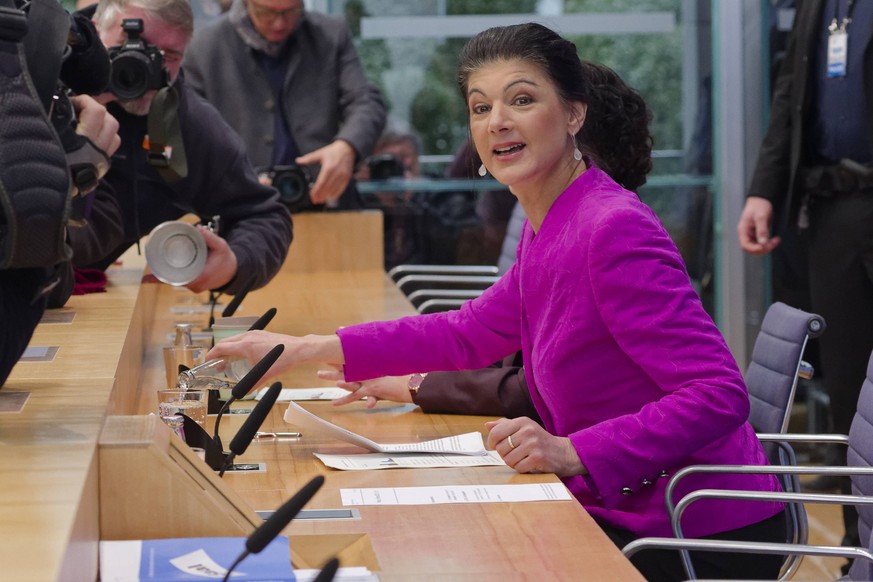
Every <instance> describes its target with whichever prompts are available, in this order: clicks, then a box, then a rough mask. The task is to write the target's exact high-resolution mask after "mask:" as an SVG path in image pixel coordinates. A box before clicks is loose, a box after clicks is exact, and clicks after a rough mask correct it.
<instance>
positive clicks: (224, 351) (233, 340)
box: [206, 331, 345, 379]
mask: <svg viewBox="0 0 873 582" xmlns="http://www.w3.org/2000/svg"><path fill="white" fill-rule="evenodd" d="M278 344H283V345H284V346H285V350H284V351H283V352H282V355H281V356H279V359H278V360H277V361H276V363H275V364H273V366H272V367H270V369H269V370H268V371H267V373H266V374H265V375H264V378H265V379H268V378H272V377H275V376H278V375H279V374H281V373H282V372H285V371H286V370H290V369H291V368H293V367H294V366H297V365H299V364H302V363H304V362H312V361H317V362H327V363H330V364H336V365H340V366H341V365H342V364H343V363H344V362H345V357H344V356H343V350H342V344H341V343H340V339H339V336H336V335H306V336H302V337H296V336H290V335H283V334H280V333H274V332H269V331H247V332H246V333H242V334H239V335H235V336H232V337H229V338H227V339H225V340H222V341H220V342H218V343H217V344H215V347H214V348H212V349H211V350H209V353H208V354H206V358H207V359H209V360H212V359H216V358H246V359H247V360H248V361H249V362H250V363H251V364H252V365H254V364H256V363H257V362H259V361H260V360H261V358H263V357H264V356H265V355H267V352H269V351H270V350H272V349H273V348H274V347H276V346H277V345H278Z"/></svg>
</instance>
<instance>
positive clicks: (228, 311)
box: [221, 279, 255, 317]
mask: <svg viewBox="0 0 873 582" xmlns="http://www.w3.org/2000/svg"><path fill="white" fill-rule="evenodd" d="M254 286H255V280H254V279H250V280H249V281H248V282H247V283H246V284H245V285H243V286H242V288H241V289H240V290H239V293H237V294H236V295H234V296H233V299H231V300H230V302H229V303H228V304H227V305H226V306H225V308H224V311H222V312H221V317H230V316H231V315H233V314H234V313H236V310H237V309H239V306H240V303H242V302H243V299H245V298H246V295H248V294H249V291H251V290H252V287H254Z"/></svg>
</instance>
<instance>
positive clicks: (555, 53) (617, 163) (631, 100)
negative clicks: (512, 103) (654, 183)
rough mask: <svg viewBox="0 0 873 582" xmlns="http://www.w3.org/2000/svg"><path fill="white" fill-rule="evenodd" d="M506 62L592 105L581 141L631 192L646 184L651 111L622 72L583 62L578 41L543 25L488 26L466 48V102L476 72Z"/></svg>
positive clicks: (462, 69)
mask: <svg viewBox="0 0 873 582" xmlns="http://www.w3.org/2000/svg"><path fill="white" fill-rule="evenodd" d="M501 60H521V61H525V62H529V63H532V64H534V65H536V66H537V67H539V68H540V69H541V70H542V71H543V72H544V73H545V74H546V75H547V76H548V77H549V78H550V79H551V80H552V82H553V83H554V84H555V87H556V89H557V91H558V95H559V96H560V97H561V99H562V100H564V101H565V102H567V103H569V102H573V101H580V102H583V103H587V104H588V113H587V115H586V118H585V124H584V125H583V126H582V129H581V130H580V131H579V133H577V134H576V143H577V145H578V147H579V149H580V151H582V153H583V154H584V155H587V156H589V157H590V158H591V159H592V160H593V161H594V162H595V163H596V164H597V165H598V166H599V167H600V168H601V169H603V171H604V172H606V173H607V174H609V175H610V176H611V177H612V179H613V180H615V181H616V182H618V183H619V184H621V185H622V186H623V187H625V188H627V189H628V190H636V189H637V188H639V187H640V186H642V185H643V184H645V183H646V174H648V173H649V172H650V171H651V170H652V145H653V140H652V136H651V134H650V133H649V123H650V122H651V120H652V114H651V111H649V108H648V107H647V106H646V102H645V100H643V98H642V96H641V95H640V94H639V93H637V92H636V91H635V90H634V89H632V88H631V87H629V86H628V85H627V84H626V83H625V82H624V81H623V80H622V79H621V77H619V76H618V74H617V73H616V72H615V71H613V70H612V69H610V68H609V67H605V66H603V65H598V64H595V63H591V62H587V61H582V60H580V59H579V54H578V52H577V50H576V45H575V44H573V43H572V42H570V41H568V40H567V39H565V38H562V37H561V36H560V35H559V34H557V33H556V32H554V31H553V30H551V29H550V28H547V27H545V26H543V25H541V24H537V23H533V22H528V23H525V24H516V25H512V26H499V27H494V28H489V29H487V30H484V31H482V32H480V33H479V34H477V35H476V36H474V37H473V38H472V39H470V41H469V42H468V43H467V44H466V45H465V46H464V48H463V50H462V51H461V54H460V56H459V58H458V88H459V89H460V91H461V96H462V97H463V98H464V100H465V102H466V99H467V89H468V87H469V81H470V75H471V74H472V73H474V72H475V71H477V70H479V69H480V68H481V67H482V66H484V65H486V64H488V63H493V62H495V61H501Z"/></svg>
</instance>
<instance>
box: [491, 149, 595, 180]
mask: <svg viewBox="0 0 873 582" xmlns="http://www.w3.org/2000/svg"><path fill="white" fill-rule="evenodd" d="M579 155H581V154H579ZM486 174H488V168H486V167H485V164H482V165H481V166H479V175H480V176H482V177H483V178H484V177H485V175H486Z"/></svg>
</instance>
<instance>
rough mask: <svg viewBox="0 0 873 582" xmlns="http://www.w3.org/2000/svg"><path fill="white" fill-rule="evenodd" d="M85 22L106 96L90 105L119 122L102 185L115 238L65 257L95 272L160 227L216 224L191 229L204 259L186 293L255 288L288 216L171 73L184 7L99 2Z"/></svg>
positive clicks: (152, 0) (136, 0)
mask: <svg viewBox="0 0 873 582" xmlns="http://www.w3.org/2000/svg"><path fill="white" fill-rule="evenodd" d="M94 21H95V24H96V26H97V30H98V32H99V34H100V38H101V39H102V41H103V43H104V44H105V45H106V46H107V47H109V51H110V56H111V57H112V59H113V60H112V71H113V76H112V82H111V83H110V87H109V92H108V93H105V94H103V95H101V96H100V97H99V100H100V101H101V102H103V103H106V104H107V107H108V109H109V111H110V112H111V113H112V114H113V115H115V116H116V117H117V119H118V121H119V124H120V132H119V133H120V135H121V142H122V144H121V148H120V149H119V151H118V153H117V155H116V156H115V158H113V165H112V168H111V169H110V171H109V173H108V174H107V175H106V181H107V183H108V184H109V185H110V186H111V188H112V194H113V197H114V200H115V202H116V203H117V204H118V206H119V207H120V209H121V216H122V220H123V229H124V237H123V240H122V241H121V243H120V244H118V245H112V246H111V247H110V245H103V246H100V245H101V239H100V237H99V236H97V237H91V238H90V239H89V244H83V245H82V246H80V247H79V248H74V252H75V253H76V254H77V255H79V254H82V255H85V254H87V255H89V256H90V257H96V256H99V257H100V259H99V260H97V261H95V263H94V264H93V265H91V266H95V267H98V268H105V267H107V266H108V265H110V264H111V263H112V262H113V261H114V260H115V259H116V258H118V257H119V256H120V255H121V254H122V253H123V252H124V251H125V250H126V249H127V248H129V247H130V246H131V245H132V244H134V243H136V242H137V241H138V240H139V239H140V238H141V237H142V236H143V235H145V234H148V233H149V232H150V231H151V230H152V229H153V228H154V227H155V226H157V225H158V224H160V223H162V222H165V221H169V220H176V219H178V218H180V217H182V216H183V215H185V214H188V213H194V214H197V215H199V216H201V217H211V216H220V217H221V225H222V227H221V235H222V236H218V235H216V234H214V233H212V232H210V231H208V230H207V229H201V230H202V233H203V237H204V239H205V242H206V246H207V249H208V257H207V260H206V265H205V267H204V269H203V272H202V273H201V274H200V275H199V276H198V277H197V278H196V279H194V280H193V281H192V282H191V283H189V284H188V285H187V287H188V288H189V289H191V290H192V291H195V292H200V291H205V290H207V289H210V290H220V291H223V292H227V293H236V292H238V291H240V290H241V289H242V288H244V287H249V286H250V285H253V287H254V288H257V287H261V286H263V285H265V284H266V283H267V282H268V281H269V280H270V279H271V278H272V277H273V275H275V273H276V272H277V271H278V270H279V268H280V267H281V265H282V262H283V261H284V259H285V256H286V254H287V252H288V246H289V245H290V243H291V217H290V215H289V213H288V211H287V209H286V208H284V207H283V206H282V204H281V203H280V202H279V200H278V196H277V193H276V191H275V190H274V189H273V188H270V187H268V186H264V185H262V184H260V183H259V182H258V178H257V176H256V175H255V172H254V170H253V168H252V166H251V164H250V163H249V161H248V159H247V157H246V154H245V149H244V146H243V144H242V141H241V140H240V138H239V136H237V135H236V134H235V133H234V132H233V130H232V129H231V128H230V127H229V126H228V125H227V124H226V123H225V122H224V121H223V119H222V118H221V116H220V115H219V113H218V112H217V111H216V110H215V109H214V108H213V107H212V106H210V105H209V104H208V103H206V101H205V100H203V99H202V98H201V97H199V96H198V95H196V94H195V93H194V92H193V91H192V90H191V89H189V88H188V87H187V86H186V85H185V83H184V79H183V77H182V75H180V74H179V70H180V67H181V62H182V55H183V53H184V52H185V48H186V47H187V45H188V42H189V40H190V38H191V34H192V31H193V15H192V12H191V6H190V4H189V3H188V2H187V0H103V1H101V2H100V4H99V5H98V8H97V11H96V12H95V14H94ZM136 63H140V64H141V65H142V66H139V67H138V66H137V65H136ZM136 88H138V89H139V91H134V89H136ZM156 129H160V130H161V131H163V132H165V135H164V136H163V138H164V139H165V140H166V141H162V140H161V139H159V137H161V136H159V135H156ZM147 136H148V138H150V139H148V138H147ZM93 245H98V246H97V248H94V246H93Z"/></svg>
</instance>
